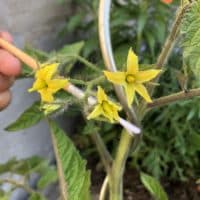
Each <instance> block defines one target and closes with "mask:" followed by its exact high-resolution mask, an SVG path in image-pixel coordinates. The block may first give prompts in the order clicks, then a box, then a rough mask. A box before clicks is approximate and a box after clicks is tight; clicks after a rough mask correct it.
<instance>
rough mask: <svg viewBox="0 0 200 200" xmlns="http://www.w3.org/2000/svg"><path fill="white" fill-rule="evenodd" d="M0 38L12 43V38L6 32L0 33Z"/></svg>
mask: <svg viewBox="0 0 200 200" xmlns="http://www.w3.org/2000/svg"><path fill="white" fill-rule="evenodd" d="M0 37H1V38H3V39H5V40H6V41H8V42H10V43H12V42H13V38H12V36H11V35H10V33H8V32H6V31H0Z"/></svg>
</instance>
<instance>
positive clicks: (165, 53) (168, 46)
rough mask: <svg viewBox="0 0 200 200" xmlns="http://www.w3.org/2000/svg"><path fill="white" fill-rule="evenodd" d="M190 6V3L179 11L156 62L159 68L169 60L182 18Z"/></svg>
mask: <svg viewBox="0 0 200 200" xmlns="http://www.w3.org/2000/svg"><path fill="white" fill-rule="evenodd" d="M189 7H190V3H189V4H187V5H185V6H183V7H181V8H180V10H179V11H178V14H177V16H176V19H175V21H174V24H173V25H172V29H171V32H170V34H169V36H168V38H167V40H166V41H165V44H164V46H163V48H162V51H161V53H160V55H159V56H158V59H157V62H156V67H157V68H158V69H160V68H162V67H163V66H164V65H165V63H166V62H167V60H168V57H169V55H170V53H171V51H172V49H173V46H174V43H175V41H176V38H177V35H178V33H179V29H180V25H181V21H182V18H183V16H184V14H185V12H186V11H187V9H188V8H189Z"/></svg>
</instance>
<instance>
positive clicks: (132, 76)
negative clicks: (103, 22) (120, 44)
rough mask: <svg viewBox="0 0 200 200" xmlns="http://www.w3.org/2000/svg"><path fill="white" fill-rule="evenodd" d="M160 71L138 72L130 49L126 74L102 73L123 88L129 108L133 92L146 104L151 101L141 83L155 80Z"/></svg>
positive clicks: (136, 58)
mask: <svg viewBox="0 0 200 200" xmlns="http://www.w3.org/2000/svg"><path fill="white" fill-rule="evenodd" d="M160 71H161V70H156V69H150V70H145V71H139V65H138V57H137V56H136V55H135V53H134V52H133V51H132V49H130V50H129V52H128V58H127V71H126V72H109V71H104V74H105V76H106V77H107V79H108V80H109V81H111V82H112V83H115V84H119V85H122V86H123V87H124V89H125V93H126V96H127V101H128V105H129V106H131V104H132V103H133V100H134V97H135V92H137V93H138V94H139V95H141V96H142V97H143V98H144V99H145V100H146V101H147V102H151V101H152V100H151V97H150V96H149V94H148V91H147V89H146V88H145V86H144V85H143V83H145V82H147V81H150V80H152V79H153V78H155V77H156V76H157V75H158V74H159V73H160Z"/></svg>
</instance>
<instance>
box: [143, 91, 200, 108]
mask: <svg viewBox="0 0 200 200" xmlns="http://www.w3.org/2000/svg"><path fill="white" fill-rule="evenodd" d="M197 96H200V88H197V89H192V90H189V91H187V92H185V91H182V92H178V93H175V94H171V95H168V96H164V97H161V98H158V99H155V100H154V101H153V102H152V103H149V104H147V107H148V108H155V107H159V106H165V105H167V104H170V103H173V102H176V101H180V100H186V99H191V98H192V97H197Z"/></svg>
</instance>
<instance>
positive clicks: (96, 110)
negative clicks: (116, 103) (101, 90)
mask: <svg viewBox="0 0 200 200" xmlns="http://www.w3.org/2000/svg"><path fill="white" fill-rule="evenodd" d="M101 114H102V108H101V105H99V104H98V105H97V106H95V108H94V110H93V111H92V112H91V113H90V114H89V115H88V116H87V119H88V120H90V119H93V118H96V117H98V116H99V115H101Z"/></svg>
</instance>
